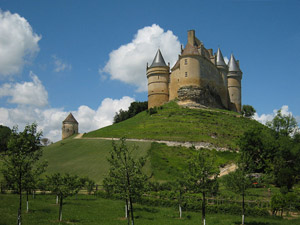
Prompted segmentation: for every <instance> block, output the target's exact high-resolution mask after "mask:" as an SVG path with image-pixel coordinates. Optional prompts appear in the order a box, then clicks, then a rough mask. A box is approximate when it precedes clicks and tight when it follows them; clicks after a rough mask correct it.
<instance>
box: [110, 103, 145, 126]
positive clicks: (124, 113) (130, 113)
mask: <svg viewBox="0 0 300 225" xmlns="http://www.w3.org/2000/svg"><path fill="white" fill-rule="evenodd" d="M147 108H148V102H132V103H131V104H130V106H129V108H128V110H122V109H120V111H119V112H117V113H116V115H115V116H114V123H119V122H122V121H124V120H127V119H129V118H131V117H134V116H135V115H136V114H138V113H140V112H142V111H145V110H146V109H147Z"/></svg>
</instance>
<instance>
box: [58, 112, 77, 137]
mask: <svg viewBox="0 0 300 225" xmlns="http://www.w3.org/2000/svg"><path fill="white" fill-rule="evenodd" d="M73 134H78V122H77V120H76V119H75V118H74V116H73V115H72V113H70V114H69V115H68V116H67V118H66V119H65V120H64V121H63V122H62V140H63V139H65V138H68V137H70V136H72V135H73Z"/></svg>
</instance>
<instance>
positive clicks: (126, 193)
mask: <svg viewBox="0 0 300 225" xmlns="http://www.w3.org/2000/svg"><path fill="white" fill-rule="evenodd" d="M120 141H121V143H120V145H117V144H116V142H114V141H113V143H112V145H113V147H112V150H111V152H110V157H109V158H108V162H109V164H110V169H109V174H108V176H107V177H106V178H105V179H104V181H103V185H104V188H105V189H106V190H107V192H110V193H117V194H120V195H121V197H122V198H123V199H124V200H125V204H126V209H127V215H128V208H130V214H131V219H130V217H129V216H128V217H127V218H128V224H129V223H130V220H131V224H132V225H134V216H133V211H134V210H133V204H132V203H133V202H134V201H135V200H137V199H138V198H139V197H140V196H141V195H142V194H143V191H144V188H145V183H146V180H147V176H146V175H144V174H143V172H142V167H143V166H144V165H145V158H143V157H141V158H139V159H135V158H134V157H133V156H132V153H133V151H134V150H136V147H134V148H133V149H129V148H128V146H127V145H126V139H125V138H121V140H120ZM128 205H130V207H128Z"/></svg>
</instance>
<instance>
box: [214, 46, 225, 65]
mask: <svg viewBox="0 0 300 225" xmlns="http://www.w3.org/2000/svg"><path fill="white" fill-rule="evenodd" d="M216 65H217V66H226V63H225V61H224V58H223V55H222V52H221V50H220V48H218V51H217V60H216Z"/></svg>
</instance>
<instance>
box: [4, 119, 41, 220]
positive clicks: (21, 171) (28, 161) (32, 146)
mask: <svg viewBox="0 0 300 225" xmlns="http://www.w3.org/2000/svg"><path fill="white" fill-rule="evenodd" d="M41 136H42V133H41V132H37V125H36V124H34V123H33V124H31V125H26V126H25V128H24V131H22V132H18V129H17V127H15V128H14V129H13V130H12V133H11V136H10V139H9V141H8V144H7V151H6V154H5V156H4V158H3V169H2V173H3V176H4V179H5V181H6V182H7V184H8V185H9V186H10V187H11V188H13V189H14V190H16V191H17V192H18V193H19V196H20V200H19V210H18V224H21V221H22V216H21V210H22V191H23V190H28V188H31V187H32V185H33V184H34V183H35V179H36V178H37V177H38V176H39V175H40V174H41V173H42V172H43V171H44V169H45V167H46V163H45V162H39V159H40V157H41V156H42V149H41V146H40V139H41Z"/></svg>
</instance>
